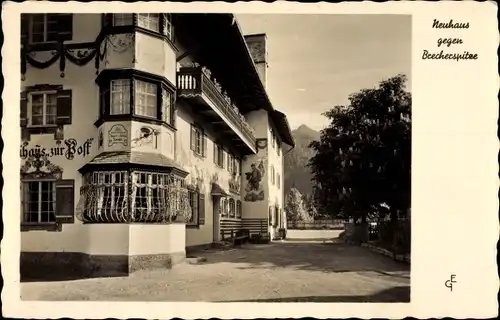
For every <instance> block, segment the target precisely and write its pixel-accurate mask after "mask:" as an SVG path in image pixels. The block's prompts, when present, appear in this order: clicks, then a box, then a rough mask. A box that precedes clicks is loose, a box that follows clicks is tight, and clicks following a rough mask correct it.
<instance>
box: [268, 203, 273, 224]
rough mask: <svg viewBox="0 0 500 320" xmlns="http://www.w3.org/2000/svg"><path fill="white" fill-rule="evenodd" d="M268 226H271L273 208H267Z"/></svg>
mask: <svg viewBox="0 0 500 320" xmlns="http://www.w3.org/2000/svg"><path fill="white" fill-rule="evenodd" d="M269 225H270V226H272V225H273V207H269Z"/></svg>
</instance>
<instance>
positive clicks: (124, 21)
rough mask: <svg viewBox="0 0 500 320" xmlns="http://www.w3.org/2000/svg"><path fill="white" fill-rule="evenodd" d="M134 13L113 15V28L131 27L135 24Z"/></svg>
mask: <svg viewBox="0 0 500 320" xmlns="http://www.w3.org/2000/svg"><path fill="white" fill-rule="evenodd" d="M133 17H134V16H133V14H132V13H115V14H113V26H130V25H132V24H133V22H134V18H133Z"/></svg>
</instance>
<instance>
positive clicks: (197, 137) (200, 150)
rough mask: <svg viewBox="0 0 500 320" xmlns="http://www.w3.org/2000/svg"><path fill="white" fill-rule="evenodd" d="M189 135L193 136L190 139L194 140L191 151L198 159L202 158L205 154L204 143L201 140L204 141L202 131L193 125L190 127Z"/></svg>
mask: <svg viewBox="0 0 500 320" xmlns="http://www.w3.org/2000/svg"><path fill="white" fill-rule="evenodd" d="M191 134H194V136H193V137H191V139H194V141H195V143H194V149H193V152H194V154H195V155H197V156H199V157H203V156H204V155H205V153H206V150H205V147H204V143H203V139H204V135H205V132H204V130H203V129H202V128H200V127H199V126H197V125H194V124H193V125H192V127H191ZM198 144H199V145H198Z"/></svg>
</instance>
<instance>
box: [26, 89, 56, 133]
mask: <svg viewBox="0 0 500 320" xmlns="http://www.w3.org/2000/svg"><path fill="white" fill-rule="evenodd" d="M39 95H42V96H43V98H42V99H43V102H42V114H41V115H42V124H33V117H34V115H33V96H39ZM48 95H54V96H55V114H54V115H53V116H54V117H53V118H54V123H47V96H48ZM57 99H58V92H57V90H40V91H30V92H28V114H29V121H28V125H27V127H28V128H47V127H57Z"/></svg>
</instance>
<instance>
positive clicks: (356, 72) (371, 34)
mask: <svg viewBox="0 0 500 320" xmlns="http://www.w3.org/2000/svg"><path fill="white" fill-rule="evenodd" d="M236 17H237V20H238V22H239V24H240V27H241V29H242V31H243V33H244V34H256V33H265V34H267V42H268V44H267V45H268V59H269V61H268V62H269V68H268V70H267V91H268V95H269V97H270V99H271V102H272V103H273V106H274V108H275V109H278V110H280V111H282V112H284V113H285V114H286V115H287V118H288V121H289V123H290V126H291V128H292V130H293V129H296V128H297V127H298V126H300V125H301V124H305V125H307V126H309V127H311V128H312V129H315V130H319V129H322V128H324V127H325V126H326V125H328V121H327V119H326V117H324V116H322V115H321V113H322V112H325V111H327V110H329V109H331V108H332V107H334V106H336V105H345V104H347V103H348V97H349V95H350V94H352V93H355V92H358V91H359V90H361V89H365V88H373V87H376V86H377V85H378V83H379V82H380V81H382V80H384V79H387V78H390V77H392V76H395V75H397V74H399V73H403V74H406V75H407V77H408V88H407V89H408V90H409V91H411V90H410V89H411V16H407V15H368V14H367V15H333V14H315V15H298V14H245V15H236Z"/></svg>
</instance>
